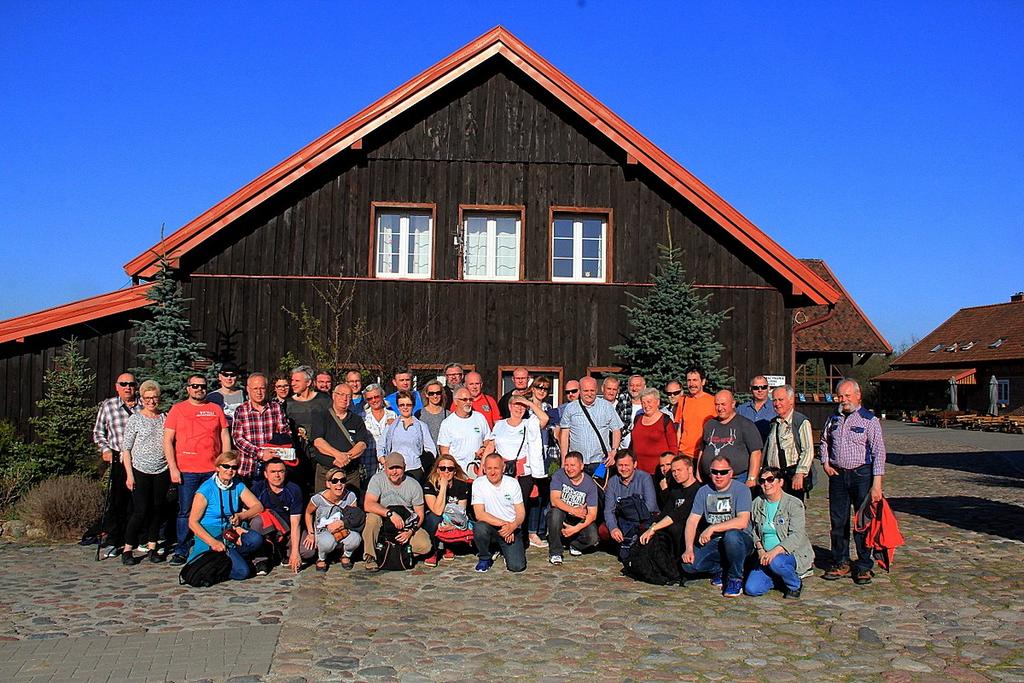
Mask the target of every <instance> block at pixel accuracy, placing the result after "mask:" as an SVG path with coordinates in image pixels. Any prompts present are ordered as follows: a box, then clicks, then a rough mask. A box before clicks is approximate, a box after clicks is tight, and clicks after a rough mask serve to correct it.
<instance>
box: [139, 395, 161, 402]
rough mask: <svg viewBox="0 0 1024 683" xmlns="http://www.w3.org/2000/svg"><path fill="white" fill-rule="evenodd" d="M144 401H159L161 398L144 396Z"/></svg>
mask: <svg viewBox="0 0 1024 683" xmlns="http://www.w3.org/2000/svg"><path fill="white" fill-rule="evenodd" d="M142 400H143V401H159V400H160V397H159V396H143V397H142Z"/></svg>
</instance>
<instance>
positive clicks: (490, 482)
mask: <svg viewBox="0 0 1024 683" xmlns="http://www.w3.org/2000/svg"><path fill="white" fill-rule="evenodd" d="M484 475H485V476H483V477H479V478H477V479H476V480H475V481H474V482H473V512H474V513H475V514H476V524H475V525H474V526H473V542H474V543H475V544H476V554H477V557H478V558H480V561H479V562H477V563H476V570H477V571H478V572H485V571H487V570H488V569H490V568H491V565H492V564H494V561H493V560H492V559H491V552H492V547H493V546H494V544H495V543H497V545H498V549H499V550H501V555H502V557H504V558H505V568H506V569H508V570H509V571H510V572H521V571H523V570H525V569H526V548H525V547H524V546H523V539H522V526H523V520H525V519H526V506H525V505H523V491H522V489H521V488H520V486H519V483H518V482H517V481H516V480H515V479H513V478H512V477H506V476H505V461H504V460H503V459H502V457H501V456H500V455H498V454H497V453H491V454H489V455H487V456H486V457H485V458H484Z"/></svg>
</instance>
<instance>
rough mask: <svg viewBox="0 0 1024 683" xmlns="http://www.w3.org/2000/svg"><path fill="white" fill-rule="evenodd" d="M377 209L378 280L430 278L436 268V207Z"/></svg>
mask: <svg viewBox="0 0 1024 683" xmlns="http://www.w3.org/2000/svg"><path fill="white" fill-rule="evenodd" d="M375 208H376V216H375V226H374V232H373V235H374V238H375V240H374V248H373V253H374V272H375V273H376V276H377V277H382V278H417V279H424V280H425V279H428V278H430V276H431V273H432V265H433V263H432V262H433V259H432V251H433V224H434V214H433V207H432V206H430V205H423V204H417V205H409V206H396V205H390V206H388V205H381V206H376V205H375ZM424 209H425V210H424Z"/></svg>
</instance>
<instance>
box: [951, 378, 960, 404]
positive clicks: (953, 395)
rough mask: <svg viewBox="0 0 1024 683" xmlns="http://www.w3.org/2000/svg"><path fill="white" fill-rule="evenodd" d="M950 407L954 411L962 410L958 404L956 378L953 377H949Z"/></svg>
mask: <svg viewBox="0 0 1024 683" xmlns="http://www.w3.org/2000/svg"><path fill="white" fill-rule="evenodd" d="M949 409H950V410H952V411H954V412H956V411H959V410H960V408H959V406H957V404H956V380H955V379H954V378H952V377H950V378H949Z"/></svg>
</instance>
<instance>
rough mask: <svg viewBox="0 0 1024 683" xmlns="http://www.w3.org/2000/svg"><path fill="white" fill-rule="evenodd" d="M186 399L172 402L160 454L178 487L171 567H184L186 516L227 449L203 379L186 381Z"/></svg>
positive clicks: (219, 413) (219, 414)
mask: <svg viewBox="0 0 1024 683" xmlns="http://www.w3.org/2000/svg"><path fill="white" fill-rule="evenodd" d="M187 387H188V399H187V400H184V401H182V402H181V403H175V404H174V405H173V406H171V410H170V411H169V412H168V413H167V421H166V422H164V455H165V456H167V464H168V466H169V468H170V471H171V481H172V482H174V483H175V484H178V525H177V526H178V547H177V548H176V549H175V551H174V556H173V557H172V558H171V564H173V565H181V564H185V561H186V558H187V557H188V549H189V548H188V546H189V543H188V542H189V540H191V537H192V534H191V532H190V531H189V529H188V516H189V513H190V512H191V511H192V499H193V498H195V495H196V491H197V490H199V486H200V484H202V483H203V482H204V481H206V480H207V479H209V478H210V475H211V474H213V472H214V469H215V468H214V464H213V462H214V460H216V459H217V456H218V455H220V454H221V453H222V452H224V451H229V450H231V436H230V435H229V434H228V421H227V418H225V417H224V411H223V410H221V408H220V406H218V405H216V404H215V403H210V402H209V401H207V400H206V388H207V387H206V378H205V377H203V376H202V375H192V376H190V377H189V378H188V384H187Z"/></svg>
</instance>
